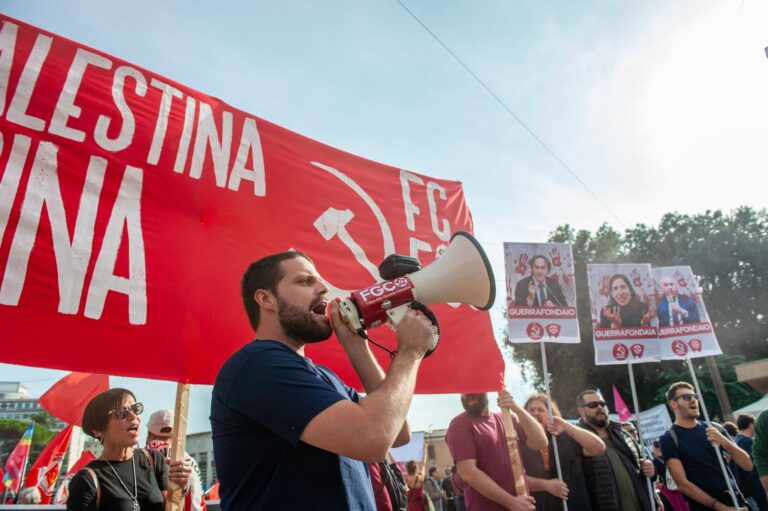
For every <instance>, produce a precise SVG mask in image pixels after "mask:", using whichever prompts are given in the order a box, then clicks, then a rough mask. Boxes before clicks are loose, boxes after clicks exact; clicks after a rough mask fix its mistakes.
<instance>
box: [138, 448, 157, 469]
mask: <svg viewBox="0 0 768 511" xmlns="http://www.w3.org/2000/svg"><path fill="white" fill-rule="evenodd" d="M141 452H143V453H144V457H145V458H147V463H149V468H150V469H151V470H153V471H154V470H155V463H154V461H153V460H152V453H150V452H149V449H147V448H146V447H142V448H141Z"/></svg>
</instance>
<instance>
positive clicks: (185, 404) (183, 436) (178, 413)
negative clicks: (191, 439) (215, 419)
mask: <svg viewBox="0 0 768 511" xmlns="http://www.w3.org/2000/svg"><path fill="white" fill-rule="evenodd" d="M188 413H189V383H179V384H177V385H176V409H175V413H174V415H173V435H172V436H171V452H170V456H171V461H172V462H173V461H184V451H185V449H186V446H187V415H188ZM183 492H184V488H182V487H181V486H180V485H178V484H177V483H175V482H173V481H170V480H169V481H168V498H167V499H166V501H165V511H183V510H184V498H183V495H182V493H183Z"/></svg>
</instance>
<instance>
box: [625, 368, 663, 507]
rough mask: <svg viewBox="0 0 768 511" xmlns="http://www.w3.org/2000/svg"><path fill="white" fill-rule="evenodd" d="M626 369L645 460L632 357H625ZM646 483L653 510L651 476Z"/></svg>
mask: <svg viewBox="0 0 768 511" xmlns="http://www.w3.org/2000/svg"><path fill="white" fill-rule="evenodd" d="M627 361H628V363H627V369H629V386H630V388H631V389H632V403H633V404H634V406H635V422H637V436H638V438H639V439H640V458H641V459H642V460H646V461H647V459H646V457H645V453H646V450H645V449H646V447H645V443H644V442H643V428H641V427H640V405H639V404H638V399H637V390H636V389H635V371H634V370H633V369H632V359H631V358H628V359H627ZM640 471H641V472H642V467H640ZM645 482H646V485H647V486H648V496H649V497H650V498H651V509H652V510H653V511H656V492H654V490H653V483H651V478H650V477H646V478H645Z"/></svg>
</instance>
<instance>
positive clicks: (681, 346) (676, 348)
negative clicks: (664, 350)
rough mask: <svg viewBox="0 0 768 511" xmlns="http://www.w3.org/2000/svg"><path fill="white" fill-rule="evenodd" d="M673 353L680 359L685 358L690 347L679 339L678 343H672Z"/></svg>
mask: <svg viewBox="0 0 768 511" xmlns="http://www.w3.org/2000/svg"><path fill="white" fill-rule="evenodd" d="M672 351H673V352H674V354H675V355H677V356H678V357H684V356H686V355H687V354H688V346H686V345H685V343H684V342H683V341H681V340H680V339H677V340H676V341H672Z"/></svg>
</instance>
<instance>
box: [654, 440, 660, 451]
mask: <svg viewBox="0 0 768 511" xmlns="http://www.w3.org/2000/svg"><path fill="white" fill-rule="evenodd" d="M653 448H654V449H661V442H659V441H658V440H654V441H653Z"/></svg>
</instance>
